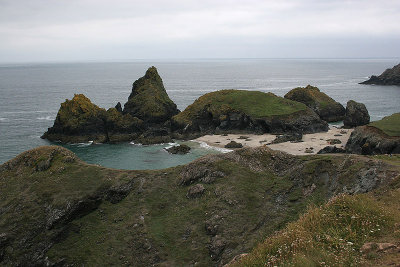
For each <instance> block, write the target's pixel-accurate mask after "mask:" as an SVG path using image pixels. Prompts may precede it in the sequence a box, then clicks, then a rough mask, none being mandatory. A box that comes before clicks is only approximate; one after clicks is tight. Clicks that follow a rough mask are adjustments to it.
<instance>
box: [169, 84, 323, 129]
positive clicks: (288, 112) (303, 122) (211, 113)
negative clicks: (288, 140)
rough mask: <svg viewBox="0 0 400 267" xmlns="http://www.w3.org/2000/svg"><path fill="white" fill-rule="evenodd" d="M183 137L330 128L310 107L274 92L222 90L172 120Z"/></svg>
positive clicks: (211, 94) (202, 99) (201, 99)
mask: <svg viewBox="0 0 400 267" xmlns="http://www.w3.org/2000/svg"><path fill="white" fill-rule="evenodd" d="M172 125H173V129H174V130H175V131H177V132H180V133H182V134H184V135H185V134H186V135H187V134H191V133H197V134H210V133H229V132H235V133H237V132H243V133H245V132H248V133H254V132H255V133H278V134H281V133H293V132H301V133H313V132H321V131H327V130H328V125H327V123H326V122H325V121H323V120H321V119H320V118H319V116H318V115H317V114H316V113H315V112H314V111H312V110H311V109H310V108H308V107H307V106H306V105H304V104H302V103H299V102H295V101H292V100H289V99H284V98H282V97H278V96H276V95H274V94H272V93H263V92H257V91H245V90H221V91H216V92H212V93H208V94H205V95H203V96H201V97H200V98H199V99H197V100H196V101H195V102H194V103H193V104H192V105H190V106H188V107H187V108H186V109H185V110H184V111H183V112H181V113H179V114H178V115H176V116H174V117H173V118H172Z"/></svg>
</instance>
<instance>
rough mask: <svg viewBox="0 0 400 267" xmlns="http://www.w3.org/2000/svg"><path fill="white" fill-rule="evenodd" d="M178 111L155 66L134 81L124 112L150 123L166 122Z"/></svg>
mask: <svg viewBox="0 0 400 267" xmlns="http://www.w3.org/2000/svg"><path fill="white" fill-rule="evenodd" d="M178 112H179V110H178V109H177V107H176V104H175V103H174V102H173V101H172V100H171V99H170V98H169V96H168V94H167V91H166V90H165V88H164V84H163V82H162V79H161V77H160V76H159V75H158V72H157V69H156V68H155V67H151V68H149V69H148V70H147V71H146V74H145V75H144V76H143V77H141V78H139V79H138V80H136V81H135V82H134V83H133V85H132V93H131V94H130V96H129V98H128V102H126V103H125V105H124V113H128V114H131V115H132V116H133V117H137V118H139V119H141V120H143V121H145V122H150V123H162V122H165V121H167V120H169V119H170V118H171V117H172V116H174V115H176V114H178Z"/></svg>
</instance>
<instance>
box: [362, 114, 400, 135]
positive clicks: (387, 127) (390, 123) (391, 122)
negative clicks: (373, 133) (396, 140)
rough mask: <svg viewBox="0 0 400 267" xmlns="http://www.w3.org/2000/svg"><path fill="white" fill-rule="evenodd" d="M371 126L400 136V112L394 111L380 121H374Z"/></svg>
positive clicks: (388, 133)
mask: <svg viewBox="0 0 400 267" xmlns="http://www.w3.org/2000/svg"><path fill="white" fill-rule="evenodd" d="M369 126H373V127H375V128H378V129H379V130H381V131H383V132H384V133H385V134H387V135H389V136H400V113H394V114H392V115H390V116H387V117H384V118H383V119H381V120H379V121H373V122H371V123H370V124H369Z"/></svg>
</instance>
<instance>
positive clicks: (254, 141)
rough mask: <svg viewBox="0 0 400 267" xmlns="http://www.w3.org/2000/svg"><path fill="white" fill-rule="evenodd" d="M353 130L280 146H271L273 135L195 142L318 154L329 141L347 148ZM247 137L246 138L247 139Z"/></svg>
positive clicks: (208, 138) (306, 137)
mask: <svg viewBox="0 0 400 267" xmlns="http://www.w3.org/2000/svg"><path fill="white" fill-rule="evenodd" d="M352 131H353V129H337V128H335V127H332V128H331V129H330V130H329V131H328V132H325V133H314V134H305V135H303V138H302V142H284V143H279V144H269V143H271V141H272V140H274V139H275V138H276V135H273V134H263V135H255V134H228V135H226V136H224V135H205V136H202V137H199V138H197V139H195V140H193V141H197V142H205V143H206V144H208V145H209V146H214V147H220V148H223V147H224V146H225V145H226V144H228V143H229V142H230V141H235V142H237V143H241V144H242V145H243V147H257V146H263V145H266V146H268V147H269V148H271V149H274V150H280V151H284V152H286V153H289V154H292V155H309V154H316V153H317V152H318V151H319V150H321V149H323V148H324V147H326V146H329V145H330V144H329V143H328V141H327V140H328V139H338V140H340V142H341V143H340V144H336V145H332V146H336V147H339V148H344V147H345V146H346V143H347V140H348V139H349V137H350V134H351V132H352ZM245 137H246V138H245ZM306 151H307V152H306Z"/></svg>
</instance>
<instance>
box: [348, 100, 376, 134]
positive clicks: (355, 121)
mask: <svg viewBox="0 0 400 267" xmlns="http://www.w3.org/2000/svg"><path fill="white" fill-rule="evenodd" d="M369 120H370V118H369V113H368V110H367V108H366V107H365V105H364V104H363V103H358V102H356V101H354V100H350V101H348V102H347V105H346V115H345V117H344V120H343V124H344V127H345V128H352V127H356V126H362V125H366V124H368V123H369Z"/></svg>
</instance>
